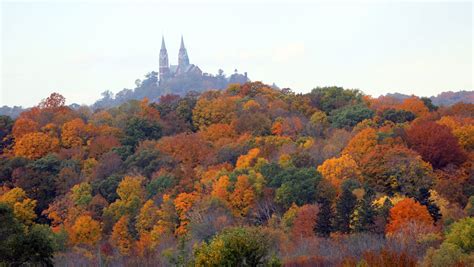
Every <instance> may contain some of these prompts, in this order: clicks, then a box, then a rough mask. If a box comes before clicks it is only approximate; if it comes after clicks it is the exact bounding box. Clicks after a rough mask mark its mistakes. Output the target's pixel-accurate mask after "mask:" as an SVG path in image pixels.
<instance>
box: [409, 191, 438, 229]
mask: <svg viewBox="0 0 474 267" xmlns="http://www.w3.org/2000/svg"><path fill="white" fill-rule="evenodd" d="M430 197H431V193H430V191H429V190H428V189H426V188H420V190H419V191H418V195H416V196H415V200H416V201H418V202H419V203H420V204H421V205H424V206H426V208H427V209H428V212H429V213H430V215H431V217H432V218H433V220H434V221H435V222H437V221H438V220H439V219H441V213H439V207H438V206H437V205H436V204H435V203H434V202H433V200H431V199H430Z"/></svg>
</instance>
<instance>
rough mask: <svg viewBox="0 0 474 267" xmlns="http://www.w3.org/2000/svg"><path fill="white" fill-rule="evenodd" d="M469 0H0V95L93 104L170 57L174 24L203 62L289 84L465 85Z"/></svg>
mask: <svg viewBox="0 0 474 267" xmlns="http://www.w3.org/2000/svg"><path fill="white" fill-rule="evenodd" d="M472 8H473V7H472V3H471V2H464V3H426V2H424V3H380V4H376V3H352V4H349V3H347V4H343V3H335V4H329V3H315V4H311V3H300V4H291V2H288V3H277V4H272V5H271V6H270V5H268V4H250V3H243V4H239V3H233V4H219V3H208V4H197V3H196V4H192V3H190V4H186V5H183V4H172V3H166V4H152V3H136V4H133V3H119V4H116V3H100V4H94V3H85V2H79V3H77V2H76V3H54V2H51V3H26V2H22V3H12V2H10V3H9V2H3V3H2V4H1V14H2V19H1V22H2V26H1V29H2V47H1V50H2V56H1V58H2V71H1V97H0V106H3V105H8V106H14V105H19V106H23V107H28V106H32V105H35V104H37V103H38V102H39V101H40V100H41V99H43V98H45V97H47V96H48V95H49V94H50V93H51V92H59V93H61V94H62V95H64V96H65V97H66V99H67V103H68V104H71V103H78V104H92V103H93V102H94V101H95V100H97V99H99V98H100V94H101V93H102V92H103V91H105V90H110V91H112V92H114V93H117V92H118V91H120V90H122V89H123V88H129V89H133V88H134V87H135V86H134V82H135V80H136V79H143V76H144V75H145V74H146V73H148V72H150V71H158V54H159V49H160V45H161V36H162V35H164V37H165V41H166V46H167V49H168V53H169V56H170V64H176V63H177V54H178V49H179V41H180V36H181V35H183V36H184V41H185V44H186V48H187V50H188V54H189V58H190V61H191V63H193V64H196V65H198V66H199V67H200V68H201V69H202V70H203V71H204V72H208V73H212V74H215V73H217V70H218V69H219V68H222V69H223V70H224V71H225V74H227V75H229V74H232V73H233V71H234V69H238V71H239V72H241V73H243V72H248V75H249V78H250V79H251V80H253V81H263V82H264V83H268V84H272V83H276V84H277V85H278V86H279V87H282V88H283V87H289V88H291V89H293V91H295V92H308V91H309V90H311V89H312V88H315V87H317V86H332V85H337V86H342V87H344V88H357V89H360V90H362V91H363V92H364V93H366V94H369V95H373V96H378V95H381V94H386V93H394V92H399V93H404V94H416V95H420V96H432V95H437V94H438V93H440V92H443V91H461V90H472V89H473V77H472V61H473V60H472V56H473V53H472Z"/></svg>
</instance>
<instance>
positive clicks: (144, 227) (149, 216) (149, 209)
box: [136, 199, 159, 236]
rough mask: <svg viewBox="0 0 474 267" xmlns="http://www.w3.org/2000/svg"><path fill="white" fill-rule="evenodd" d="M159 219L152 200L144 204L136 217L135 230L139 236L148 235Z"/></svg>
mask: <svg viewBox="0 0 474 267" xmlns="http://www.w3.org/2000/svg"><path fill="white" fill-rule="evenodd" d="M158 219H159V209H158V207H156V206H155V203H154V202H153V200H151V199H150V200H148V201H147V202H145V204H144V205H143V207H142V208H141V209H140V212H139V213H138V216H137V222H136V228H137V230H138V233H139V234H140V236H142V235H144V234H145V233H149V232H150V231H151V230H152V229H153V226H154V225H155V224H156V222H157V221H158Z"/></svg>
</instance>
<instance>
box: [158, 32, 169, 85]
mask: <svg viewBox="0 0 474 267" xmlns="http://www.w3.org/2000/svg"><path fill="white" fill-rule="evenodd" d="M169 72H170V66H169V62H168V51H166V45H165V37H164V36H161V49H160V83H161V82H162V81H164V80H165V79H166V78H167V77H168V76H169Z"/></svg>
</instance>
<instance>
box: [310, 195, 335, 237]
mask: <svg viewBox="0 0 474 267" xmlns="http://www.w3.org/2000/svg"><path fill="white" fill-rule="evenodd" d="M318 204H319V213H318V218H317V219H316V226H315V229H314V231H315V232H316V234H317V235H319V236H322V237H328V236H329V234H330V233H331V232H332V230H333V227H332V223H331V222H332V218H333V210H332V205H331V204H332V203H331V201H330V200H329V199H328V198H326V197H321V198H320V199H319V200H318Z"/></svg>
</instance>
